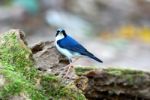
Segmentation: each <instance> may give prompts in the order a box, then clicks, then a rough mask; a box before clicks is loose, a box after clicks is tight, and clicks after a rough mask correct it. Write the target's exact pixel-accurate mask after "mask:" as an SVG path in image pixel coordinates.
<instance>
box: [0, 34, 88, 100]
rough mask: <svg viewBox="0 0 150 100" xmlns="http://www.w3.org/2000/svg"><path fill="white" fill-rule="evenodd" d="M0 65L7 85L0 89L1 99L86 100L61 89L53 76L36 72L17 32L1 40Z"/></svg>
mask: <svg viewBox="0 0 150 100" xmlns="http://www.w3.org/2000/svg"><path fill="white" fill-rule="evenodd" d="M0 65H2V66H3V69H2V70H0V74H2V75H4V77H5V80H6V84H5V85H4V86H3V87H2V88H0V99H8V98H10V97H11V96H18V95H20V94H21V93H23V94H25V95H26V96H27V97H28V98H29V99H32V100H48V99H50V98H53V99H54V100H58V99H61V100H63V99H64V100H66V99H68V98H71V99H70V100H85V97H84V96H83V95H82V93H81V92H80V91H78V90H76V91H73V89H74V88H71V87H68V86H64V85H63V84H62V83H61V79H60V78H59V77H56V76H54V75H49V74H44V73H41V72H39V71H38V70H36V68H35V67H34V61H33V60H32V53H31V51H30V49H29V48H28V47H27V46H26V45H25V44H24V42H23V41H22V40H21V39H19V37H18V31H10V32H8V33H6V34H5V35H4V36H3V37H0Z"/></svg>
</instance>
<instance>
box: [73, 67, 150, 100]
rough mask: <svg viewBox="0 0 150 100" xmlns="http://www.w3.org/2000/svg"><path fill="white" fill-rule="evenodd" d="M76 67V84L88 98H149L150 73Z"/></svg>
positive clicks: (124, 99)
mask: <svg viewBox="0 0 150 100" xmlns="http://www.w3.org/2000/svg"><path fill="white" fill-rule="evenodd" d="M90 70H92V68H91V67H90V68H82V67H81V68H76V71H77V73H78V74H80V76H81V77H80V78H79V79H78V80H76V85H77V87H78V88H80V89H81V90H82V91H84V94H85V96H86V97H87V98H88V100H150V73H147V72H142V71H135V70H128V69H113V68H108V69H103V70H98V69H93V71H90ZM81 73H82V74H81Z"/></svg>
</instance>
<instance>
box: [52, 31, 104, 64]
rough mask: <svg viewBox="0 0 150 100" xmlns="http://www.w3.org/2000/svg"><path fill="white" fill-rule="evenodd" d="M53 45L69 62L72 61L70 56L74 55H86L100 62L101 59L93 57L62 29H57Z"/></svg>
mask: <svg viewBox="0 0 150 100" xmlns="http://www.w3.org/2000/svg"><path fill="white" fill-rule="evenodd" d="M55 46H56V48H57V50H58V51H59V52H60V53H62V54H63V55H65V56H66V57H67V58H68V59H69V62H70V63H71V62H72V60H71V59H72V58H73V57H76V56H87V57H89V58H92V59H94V60H96V61H98V62H100V63H102V62H103V61H102V60H100V59H98V58H97V57H95V56H94V55H93V54H92V53H90V52H89V51H88V50H87V49H86V48H84V47H83V46H82V45H81V44H80V43H79V42H77V41H76V40H74V39H73V38H72V37H70V36H69V35H67V34H66V32H65V30H64V29H58V30H57V33H56V39H55Z"/></svg>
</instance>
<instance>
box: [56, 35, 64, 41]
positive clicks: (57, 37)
mask: <svg viewBox="0 0 150 100" xmlns="http://www.w3.org/2000/svg"><path fill="white" fill-rule="evenodd" d="M63 38H64V35H63V34H58V35H57V36H56V38H55V41H58V40H61V39H63Z"/></svg>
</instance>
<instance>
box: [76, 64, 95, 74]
mask: <svg viewBox="0 0 150 100" xmlns="http://www.w3.org/2000/svg"><path fill="white" fill-rule="evenodd" d="M96 69H97V68H96V67H89V66H87V67H75V72H76V74H77V75H79V76H81V75H84V74H86V73H88V72H89V71H92V70H96Z"/></svg>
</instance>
